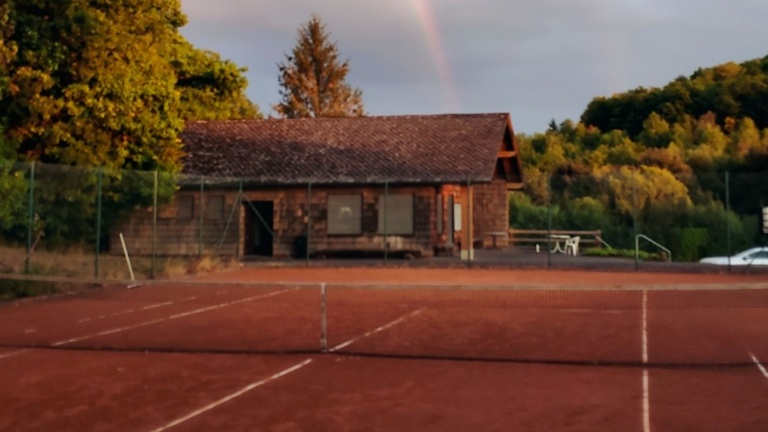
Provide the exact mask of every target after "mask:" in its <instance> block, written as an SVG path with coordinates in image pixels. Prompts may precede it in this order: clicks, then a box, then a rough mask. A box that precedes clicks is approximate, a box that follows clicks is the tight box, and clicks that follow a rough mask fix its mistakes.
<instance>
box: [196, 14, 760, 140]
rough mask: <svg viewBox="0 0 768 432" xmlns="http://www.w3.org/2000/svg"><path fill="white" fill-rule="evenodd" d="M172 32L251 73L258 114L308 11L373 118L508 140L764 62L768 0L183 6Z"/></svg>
mask: <svg viewBox="0 0 768 432" xmlns="http://www.w3.org/2000/svg"><path fill="white" fill-rule="evenodd" d="M181 5H182V10H183V12H184V13H185V14H186V15H187V18H188V23H187V25H186V26H184V27H183V28H182V29H181V33H182V34H183V35H184V36H185V37H186V38H187V39H188V40H189V41H190V42H191V43H192V44H193V45H195V46H196V47H197V48H201V49H207V50H211V51H215V52H217V53H219V54H220V55H221V56H222V58H223V59H226V60H230V61H232V62H233V63H235V64H237V65H238V66H241V67H244V68H247V69H248V71H247V72H246V74H245V75H246V78H247V79H248V82H249V86H248V89H247V95H248V97H249V98H250V100H251V101H252V102H254V103H256V104H257V105H259V108H260V110H261V112H262V113H263V114H265V115H274V114H275V113H274V111H273V110H272V108H271V106H272V105H274V104H276V103H277V102H278V101H279V100H280V94H279V89H280V87H279V83H278V67H277V64H278V63H280V62H283V63H284V62H285V61H286V54H289V53H290V52H291V51H292V50H293V48H294V46H295V45H296V41H297V31H298V29H299V27H300V26H302V25H303V24H305V23H306V22H308V21H309V20H310V18H311V17H312V15H313V14H314V15H316V16H317V17H319V18H320V20H321V21H322V22H323V23H324V24H325V25H326V31H327V32H328V33H329V35H330V40H331V41H332V42H335V43H336V45H337V48H338V51H339V53H340V58H341V59H342V60H348V61H349V67H350V72H349V74H348V75H347V79H346V81H347V83H348V84H349V85H350V86H352V87H356V88H359V89H361V90H362V92H363V104H364V107H365V110H366V113H367V114H368V115H372V116H378V115H409V114H444V113H491V112H504V113H509V114H510V115H511V117H512V123H513V127H514V129H515V132H518V133H526V134H534V133H537V132H544V131H545V130H546V129H547V127H548V125H549V123H550V122H551V121H552V120H553V119H554V120H555V121H556V122H557V123H560V122H562V121H564V120H566V119H571V120H574V121H578V119H579V117H580V116H581V113H582V112H583V111H584V109H585V108H586V107H587V104H589V102H590V101H591V100H592V99H593V98H595V97H601V96H603V97H607V96H611V95H612V94H615V93H621V92H624V91H627V90H631V89H634V88H637V87H646V88H648V87H661V86H664V85H665V84H666V83H668V82H670V81H672V80H674V79H675V78H677V77H679V76H690V75H691V74H692V73H693V72H695V71H696V69H698V68H700V67H711V66H716V65H718V64H722V63H726V62H730V61H733V62H736V63H741V62H744V61H747V60H752V59H756V58H762V57H764V56H766V55H768V43H766V41H768V26H766V25H765V17H766V16H768V2H767V1H766V0H728V1H722V0H387V1H374V0H215V1H211V0H181Z"/></svg>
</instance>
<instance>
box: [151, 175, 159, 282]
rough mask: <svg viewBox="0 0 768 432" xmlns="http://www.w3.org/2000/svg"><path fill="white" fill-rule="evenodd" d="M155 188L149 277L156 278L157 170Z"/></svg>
mask: <svg viewBox="0 0 768 432" xmlns="http://www.w3.org/2000/svg"><path fill="white" fill-rule="evenodd" d="M153 177H154V178H153V189H152V262H151V263H150V270H149V277H150V279H154V278H155V258H156V257H157V253H156V247H157V187H158V184H157V183H158V179H157V170H155V172H154V176H153Z"/></svg>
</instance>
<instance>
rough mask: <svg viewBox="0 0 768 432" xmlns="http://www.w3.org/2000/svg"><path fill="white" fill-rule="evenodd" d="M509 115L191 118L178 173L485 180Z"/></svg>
mask: <svg viewBox="0 0 768 432" xmlns="http://www.w3.org/2000/svg"><path fill="white" fill-rule="evenodd" d="M508 128H509V129H510V130H509V132H510V136H511V132H512V131H511V121H510V118H509V115H508V114H448V115H414V116H388V117H347V118H311V119H279V120H278V119H268V120H230V121H197V122H190V123H188V124H187V126H186V128H185V130H184V132H183V133H182V135H181V138H182V141H183V145H184V150H185V152H186V153H187V155H186V157H185V159H184V173H186V174H191V175H196V176H199V175H204V176H206V177H208V176H213V177H230V178H245V179H247V180H248V182H249V183H262V184H306V183H307V182H308V181H312V182H313V183H323V184H351V183H358V184H359V183H381V182H384V181H387V182H391V183H422V184H424V183H428V184H437V183H449V182H452V183H457V182H460V183H463V182H466V181H468V180H469V181H472V182H489V181H491V179H492V178H493V174H494V169H495V166H496V159H497V155H498V152H499V149H500V147H501V144H502V141H503V140H504V137H505V133H506V132H507V131H508Z"/></svg>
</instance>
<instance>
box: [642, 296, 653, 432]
mask: <svg viewBox="0 0 768 432" xmlns="http://www.w3.org/2000/svg"><path fill="white" fill-rule="evenodd" d="M643 364H644V365H647V364H648V291H647V290H643ZM643 431H644V432H651V400H650V388H649V382H648V368H647V367H646V368H644V369H643Z"/></svg>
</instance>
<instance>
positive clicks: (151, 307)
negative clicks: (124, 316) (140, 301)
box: [141, 301, 174, 310]
mask: <svg viewBox="0 0 768 432" xmlns="http://www.w3.org/2000/svg"><path fill="white" fill-rule="evenodd" d="M173 303H174V302H173V301H167V302H163V303H155V304H151V305H147V306H144V307H143V308H141V310H147V309H154V308H159V307H163V306H168V305H172V304H173Z"/></svg>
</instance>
